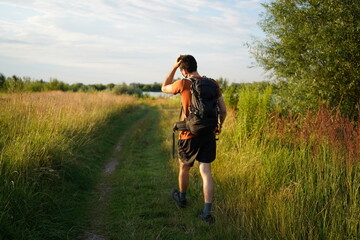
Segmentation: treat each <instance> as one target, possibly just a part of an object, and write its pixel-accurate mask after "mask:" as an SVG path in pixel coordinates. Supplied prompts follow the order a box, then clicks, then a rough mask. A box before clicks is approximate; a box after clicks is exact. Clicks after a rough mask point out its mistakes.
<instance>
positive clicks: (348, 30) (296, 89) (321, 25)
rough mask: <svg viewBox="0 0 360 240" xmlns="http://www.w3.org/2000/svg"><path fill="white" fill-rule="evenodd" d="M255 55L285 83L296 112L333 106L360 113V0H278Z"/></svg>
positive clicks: (286, 95) (266, 20)
mask: <svg viewBox="0 0 360 240" xmlns="http://www.w3.org/2000/svg"><path fill="white" fill-rule="evenodd" d="M263 6H264V7H265V10H266V11H265V13H264V14H262V18H261V21H260V26H261V28H262V29H263V31H264V32H265V33H266V37H265V40H264V41H261V42H260V41H257V42H256V43H255V51H253V54H254V56H255V58H256V60H257V62H258V63H259V65H261V66H263V67H264V68H265V70H267V71H269V72H270V73H271V76H273V78H274V79H275V80H276V81H278V82H280V86H282V90H283V100H284V101H285V102H286V103H288V104H289V105H290V106H292V108H293V109H295V110H304V109H306V108H308V107H316V106H318V104H319V103H320V104H324V103H326V104H329V105H330V106H332V107H339V108H340V109H341V110H342V112H343V113H345V114H347V115H350V116H357V114H358V110H359V103H360V52H359V50H360V35H359V32H360V1H359V0H322V1H319V0H272V1H270V2H268V3H266V4H263Z"/></svg>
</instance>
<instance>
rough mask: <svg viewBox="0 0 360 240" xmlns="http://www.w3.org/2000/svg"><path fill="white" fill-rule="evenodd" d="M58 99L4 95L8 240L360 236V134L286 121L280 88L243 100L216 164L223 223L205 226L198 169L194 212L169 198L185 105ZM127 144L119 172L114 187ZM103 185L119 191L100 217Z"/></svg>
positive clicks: (352, 128) (340, 125) (1, 191)
mask: <svg viewBox="0 0 360 240" xmlns="http://www.w3.org/2000/svg"><path fill="white" fill-rule="evenodd" d="M56 94H58V95H56ZM56 94H55V95H51V93H46V94H45V93H42V94H30V95H12V96H7V95H5V96H2V97H1V98H2V99H3V98H5V99H7V100H4V101H6V102H7V103H8V105H1V107H0V108H1V109H0V110H1V111H0V129H1V132H2V133H3V134H2V135H1V136H0V150H1V155H0V161H1V164H0V173H1V174H0V180H1V182H0V186H1V187H0V200H1V202H0V208H1V211H0V236H1V237H0V239H1V238H2V239H77V238H81V236H83V234H84V232H85V231H87V230H89V225H90V222H91V220H92V219H91V218H98V219H97V220H98V221H99V223H98V224H97V226H96V228H97V229H95V230H96V231H97V232H98V233H99V234H101V235H104V236H106V237H107V239H359V238H360V220H359V219H360V208H359V204H360V198H359V189H360V173H359V164H360V157H359V152H360V151H359V136H360V133H359V130H360V129H359V127H358V125H357V123H354V122H350V121H349V120H348V119H346V118H344V117H342V116H341V115H339V114H336V113H333V112H331V111H329V110H327V109H319V110H318V111H317V112H308V114H307V115H303V116H301V115H296V116H294V115H291V114H284V110H282V109H279V107H276V106H273V103H272V101H271V89H266V90H265V91H259V90H256V89H250V88H249V89H242V90H239V92H237V96H238V98H234V99H231V101H232V103H231V105H232V106H234V107H237V109H238V110H230V109H229V115H228V118H227V120H226V122H225V124H224V128H223V132H222V134H221V135H220V140H219V141H218V150H217V159H216V161H215V162H214V164H213V165H212V166H213V168H212V169H213V175H214V180H215V196H214V197H215V198H214V205H213V214H214V216H215V217H216V222H215V224H213V225H211V226H209V225H207V224H205V223H203V222H202V221H200V219H198V217H197V215H198V213H199V212H200V211H201V209H202V207H203V196H202V187H201V185H202V182H201V178H200V176H199V172H198V165H197V164H196V165H195V166H194V168H193V169H192V170H191V172H190V174H191V175H190V186H189V191H188V197H189V199H188V200H189V206H188V207H187V208H186V209H180V208H178V207H177V206H176V204H175V202H174V201H173V200H172V199H171V197H170V193H171V191H172V189H173V188H176V187H177V171H178V163H177V160H175V159H172V157H171V146H172V144H171V128H172V124H173V123H174V122H175V121H177V117H178V111H179V99H178V98H175V99H158V100H149V99H148V100H143V101H144V102H143V103H142V104H141V102H140V101H135V100H134V99H130V102H126V100H125V99H124V98H121V97H115V96H108V95H91V94H90V95H86V94H84V95H81V94H80V95H77V94H75V95H71V94H70V93H66V94H60V93H56ZM29 99H30V100H33V101H30V100H29ZM39 99H47V101H43V102H42V104H40V103H39V104H38V103H37V102H40V101H38V100H39ZM124 102H126V104H125V105H124ZM120 137H123V140H122V150H121V152H120V153H119V155H118V157H117V158H118V160H119V165H118V168H117V170H116V172H115V173H114V174H113V175H111V176H109V177H107V178H104V177H103V175H102V172H101V168H102V167H103V165H104V163H105V162H106V161H108V160H109V159H110V158H112V157H114V156H112V154H113V149H114V147H115V146H116V144H117V143H118V141H119V139H120ZM102 181H105V183H106V185H107V186H110V187H111V189H112V191H111V192H109V194H108V195H107V199H106V200H105V201H106V204H105V205H104V206H102V209H101V208H100V206H96V205H94V203H95V204H96V201H94V198H96V197H97V195H96V194H97V190H96V186H97V184H99V183H102ZM94 207H95V208H96V207H99V208H100V210H101V211H98V212H97V213H99V215H98V216H94V215H91V209H92V208H94Z"/></svg>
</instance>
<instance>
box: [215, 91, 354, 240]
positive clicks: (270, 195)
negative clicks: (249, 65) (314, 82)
mask: <svg viewBox="0 0 360 240" xmlns="http://www.w3.org/2000/svg"><path fill="white" fill-rule="evenodd" d="M238 94H239V99H240V100H239V102H238V109H239V110H238V111H237V112H236V111H231V110H230V113H229V117H228V119H227V121H226V123H225V127H224V131H223V134H222V135H221V139H220V141H219V144H218V159H217V160H216V162H215V163H214V175H215V178H216V182H217V192H216V196H217V205H218V208H219V209H218V211H219V213H220V212H221V213H222V214H221V216H222V217H223V218H224V221H225V219H230V220H231V221H232V222H233V224H234V225H237V226H238V227H239V228H240V229H241V231H245V232H246V233H247V235H248V236H252V237H254V238H255V239H264V238H275V239H278V238H285V239H352V238H356V237H359V234H360V232H359V227H360V225H359V224H360V223H359V221H360V220H359V217H360V208H359V203H360V199H359V187H360V174H359V164H360V149H359V147H360V145H359V137H360V134H359V133H360V131H359V127H358V126H357V124H355V123H352V122H350V121H349V120H348V119H346V118H344V117H341V116H340V115H339V114H335V113H333V112H331V111H329V110H327V109H325V108H321V109H320V110H319V111H317V112H308V114H307V115H306V116H292V115H286V116H282V115H281V114H280V113H276V112H274V111H273V110H272V108H271V101H270V98H269V97H268V96H269V89H267V90H265V91H264V92H259V91H258V90H256V89H254V90H250V89H245V90H240V92H239V93H238ZM249 116H250V117H249Z"/></svg>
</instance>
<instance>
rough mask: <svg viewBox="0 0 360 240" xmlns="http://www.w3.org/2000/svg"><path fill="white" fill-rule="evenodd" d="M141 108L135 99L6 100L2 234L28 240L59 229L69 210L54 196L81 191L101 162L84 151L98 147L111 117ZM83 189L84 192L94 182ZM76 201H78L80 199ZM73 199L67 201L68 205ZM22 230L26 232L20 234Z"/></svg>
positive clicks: (2, 107) (37, 96)
mask: <svg viewBox="0 0 360 240" xmlns="http://www.w3.org/2000/svg"><path fill="white" fill-rule="evenodd" d="M136 103H137V100H136V99H135V98H133V97H130V96H115V95H110V94H102V93H97V94H85V93H64V92H46V93H17V94H5V95H2V96H1V97H0V132H1V135H0V180H1V181H0V192H1V194H0V208H1V214H0V223H1V224H0V226H1V231H0V233H1V234H0V235H2V236H8V237H9V236H12V237H13V238H24V237H29V236H28V235H27V234H30V232H31V233H32V234H35V235H34V236H36V234H39V232H41V231H42V230H41V227H45V226H48V227H49V226H50V225H52V224H56V223H51V222H50V219H57V218H61V216H62V214H64V213H62V212H63V211H68V210H66V209H57V208H58V206H56V204H54V202H56V201H59V200H57V199H53V198H54V197H55V195H58V194H59V193H60V195H61V192H62V191H64V194H65V192H66V194H68V192H69V191H71V190H70V189H71V188H72V187H74V186H76V185H79V186H80V185H81V184H80V183H79V181H85V180H86V179H87V178H84V177H81V176H84V175H86V174H90V172H91V168H94V167H95V166H96V164H94V160H96V159H98V158H97V157H96V156H87V154H90V152H84V151H88V150H86V147H87V146H92V145H94V144H95V141H96V140H97V139H98V137H99V136H100V135H101V134H102V133H101V131H102V130H101V129H102V128H103V127H104V126H106V124H108V123H109V121H110V120H111V119H112V118H114V117H119V116H121V114H122V113H124V111H126V110H127V109H129V108H131V107H132V106H134V105H135V104H136ZM99 131H100V132H99ZM99 144H100V145H102V144H103V143H102V142H99ZM82 155H83V156H82ZM69 184H70V185H69ZM82 185H83V187H82V188H84V189H85V188H88V186H90V183H86V182H85V185H84V184H82ZM54 194H55V195H54ZM73 194H77V193H76V192H73ZM60 195H58V196H57V197H59V196H60ZM60 197H61V196H60ZM64 197H66V196H65V195H64ZM71 198H72V200H74V198H75V199H76V195H74V196H72V197H71ZM72 200H71V199H66V198H65V199H63V202H64V203H66V202H67V201H69V202H70V201H72ZM60 201H61V200H60ZM53 208H54V209H53ZM70 208H71V207H70ZM52 209H53V213H51V211H52ZM59 213H61V215H58V214H59ZM48 214H53V216H51V215H49V216H47V215H48ZM57 215H58V216H57ZM47 218H48V220H47ZM46 221H48V222H47V223H45V224H44V222H46ZM41 222H42V223H41ZM46 224H47V225H46ZM21 226H23V227H21ZM25 226H27V227H25ZM19 227H20V228H23V230H22V231H20V232H16V230H18V229H19ZM62 227H63V228H65V229H66V226H61V227H60V228H62ZM59 230H60V229H59ZM29 231H30V232H29ZM65 231H66V230H65ZM36 232H37V233H36ZM49 234H50V236H51V235H56V234H57V233H56V232H53V233H49ZM15 236H16V237H15Z"/></svg>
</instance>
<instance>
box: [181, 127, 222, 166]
mask: <svg viewBox="0 0 360 240" xmlns="http://www.w3.org/2000/svg"><path fill="white" fill-rule="evenodd" d="M178 153H179V159H180V160H181V161H182V162H183V163H184V164H186V165H188V166H190V167H192V166H193V165H194V162H195V160H197V161H199V162H203V163H211V162H212V161H214V160H215V157H216V140H215V134H209V135H204V136H197V137H194V138H190V139H184V140H182V139H179V142H178Z"/></svg>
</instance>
